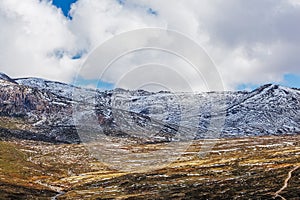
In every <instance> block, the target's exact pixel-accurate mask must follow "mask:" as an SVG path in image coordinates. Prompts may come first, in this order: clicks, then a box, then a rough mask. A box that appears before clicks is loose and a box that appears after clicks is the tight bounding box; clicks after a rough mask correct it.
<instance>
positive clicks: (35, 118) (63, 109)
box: [0, 74, 300, 143]
mask: <svg viewBox="0 0 300 200" xmlns="http://www.w3.org/2000/svg"><path fill="white" fill-rule="evenodd" d="M93 120H94V122H93V123H91V121H93ZM2 121H4V122H5V123H1V122H2ZM7 124H11V125H10V126H8V125H7ZM75 125H76V126H75ZM82 133H84V135H82ZM98 133H101V134H104V135H110V136H116V137H130V138H136V139H139V140H141V141H144V142H160V141H171V140H186V139H188V140H190V139H197V138H211V137H212V138H217V137H237V136H238V137H243V136H259V135H275V134H298V133H300V91H299V90H298V89H292V88H287V87H283V86H279V85H272V84H268V85H264V86H262V87H260V88H257V89H256V90H253V91H251V92H245V91H237V92H209V93H199V94H190V93H176V94H174V93H170V92H158V93H152V92H147V91H143V90H138V91H128V90H123V89H115V90H111V91H105V92H100V91H97V90H91V89H84V88H79V87H75V86H72V85H68V84H65V83H59V82H53V81H48V80H43V79H39V78H21V79H11V78H9V77H8V76H7V75H5V74H0V137H17V138H23V139H24V138H25V139H36V140H44V141H52V142H69V143H74V142H80V139H84V140H91V138H93V137H98V135H97V134H98ZM78 135H79V136H80V138H79V137H78ZM89 137H91V138H89Z"/></svg>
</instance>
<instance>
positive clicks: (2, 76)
mask: <svg viewBox="0 0 300 200" xmlns="http://www.w3.org/2000/svg"><path fill="white" fill-rule="evenodd" d="M0 80H4V81H8V82H12V83H16V84H17V82H16V81H14V80H13V79H12V78H10V77H9V76H7V75H6V74H4V73H1V72H0Z"/></svg>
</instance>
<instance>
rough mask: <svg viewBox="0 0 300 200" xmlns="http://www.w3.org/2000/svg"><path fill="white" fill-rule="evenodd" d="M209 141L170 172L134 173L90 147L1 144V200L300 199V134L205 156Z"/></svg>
mask: <svg viewBox="0 0 300 200" xmlns="http://www.w3.org/2000/svg"><path fill="white" fill-rule="evenodd" d="M208 142H209V140H196V141H194V142H193V143H192V144H191V145H190V146H189V147H188V148H187V149H186V150H185V151H184V153H183V154H182V155H181V156H180V157H178V158H177V159H176V160H175V161H174V162H172V163H169V164H167V165H165V166H163V167H162V168H157V169H153V170H140V171H135V172H134V171H132V172H129V171H119V170H116V169H113V168H112V167H111V166H110V163H103V162H100V161H99V160H97V159H95V158H93V157H92V156H91V154H90V153H89V151H88V150H87V148H86V146H85V145H84V144H51V143H47V142H38V141H30V140H13V141H12V140H11V141H1V142H0V146H1V148H0V151H1V153H0V155H1V157H0V166H1V167H0V169H1V171H0V199H24V198H26V199H50V198H51V197H55V198H52V199H83V198H84V199H112V198H113V199H166V198H168V199H253V198H255V199H259V198H261V199H272V198H275V199H284V198H285V199H297V198H298V197H299V196H300V169H299V168H298V167H299V166H300V135H285V136H261V137H248V138H247V137H246V138H231V139H228V138H227V139H219V140H217V141H214V142H216V145H215V146H214V147H213V149H211V150H210V151H209V152H208V153H207V154H206V155H204V156H200V157H199V154H198V152H199V151H200V152H201V148H203V145H205V144H207V143H208ZM164 145H167V144H161V143H160V144H143V145H141V144H139V145H138V147H137V146H135V145H133V146H131V149H135V148H139V149H140V153H141V154H143V153H145V152H147V151H149V149H152V150H153V149H155V148H162V146H164ZM178 145H179V144H178ZM141 149H142V150H143V151H141ZM124 164H126V163H124ZM288 176H290V177H288ZM282 188H283V189H282Z"/></svg>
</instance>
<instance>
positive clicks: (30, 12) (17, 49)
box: [0, 0, 76, 81]
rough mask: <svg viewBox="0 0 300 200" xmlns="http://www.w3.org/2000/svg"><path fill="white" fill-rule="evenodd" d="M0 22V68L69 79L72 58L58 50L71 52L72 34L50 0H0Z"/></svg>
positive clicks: (11, 71)
mask: <svg viewBox="0 0 300 200" xmlns="http://www.w3.org/2000/svg"><path fill="white" fill-rule="evenodd" d="M0 25H1V29H0V36H1V37H0V44H1V47H0V51H1V53H0V70H1V71H3V72H5V73H8V74H9V75H10V76H40V77H45V78H49V79H55V80H62V81H68V80H70V79H71V77H72V76H73V73H72V72H73V71H74V70H75V69H74V68H75V66H76V61H74V60H72V59H71V58H70V57H71V56H70V55H68V54H62V52H69V53H70V54H72V51H74V49H76V47H75V42H74V41H75V37H74V35H73V33H72V32H71V31H70V30H68V27H67V20H66V18H65V17H64V16H63V14H62V13H61V12H60V11H59V10H58V9H56V8H55V7H54V6H52V5H51V4H50V2H45V1H42V2H39V1H37V0H22V1H18V0H3V1H1V2H0ZM60 54H61V55H60Z"/></svg>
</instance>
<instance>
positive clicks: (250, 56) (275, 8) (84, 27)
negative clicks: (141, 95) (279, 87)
mask: <svg viewBox="0 0 300 200" xmlns="http://www.w3.org/2000/svg"><path fill="white" fill-rule="evenodd" d="M149 8H152V9H153V10H154V11H156V12H157V15H152V14H149V12H148V9H149ZM70 14H71V16H72V18H73V19H72V20H68V19H67V18H65V17H64V16H63V14H62V13H61V12H60V11H59V10H58V9H57V8H56V7H54V6H52V5H51V4H50V2H47V1H42V2H40V1H38V0H23V1H17V0H2V1H1V2H0V26H1V29H0V35H1V37H0V45H1V46H0V70H1V71H3V72H5V73H8V74H9V75H11V76H29V75H30V76H40V77H45V78H49V79H56V80H62V81H70V80H71V78H72V77H73V76H74V75H75V73H76V70H77V69H78V65H79V64H80V63H82V62H83V61H84V60H85V58H86V55H88V53H90V52H91V50H92V49H94V48H95V47H96V46H97V45H99V44H100V43H102V42H104V41H106V40H107V39H110V38H112V37H113V36H114V35H116V34H118V33H122V32H125V31H129V30H133V29H137V28H145V27H162V28H168V29H172V30H176V31H179V32H181V33H184V34H185V35H187V36H188V37H190V38H192V39H193V40H195V41H196V42H197V43H199V44H200V45H202V46H203V47H204V48H205V49H206V50H207V52H208V54H209V55H210V56H211V58H212V59H213V60H214V62H215V63H216V65H217V67H218V70H219V72H220V73H221V75H222V78H223V81H224V84H225V87H226V88H227V89H233V88H236V86H237V85H239V84H241V83H253V84H262V83H266V82H272V81H281V80H282V78H283V75H284V74H285V73H298V74H300V67H299V65H300V58H299V53H300V26H299V21H300V4H299V1H298V0H288V1H286V0H253V1H247V2H245V1H240V0H229V1H219V0H202V1H199V0H178V1H173V0H164V1H161V0H151V1H150V0H130V1H125V4H124V5H120V4H119V3H118V2H117V1H114V0H101V1H100V0H78V2H77V3H75V4H73V5H72V10H71V11H70ZM142 37H143V36H141V38H142ZM120 45H122V44H120ZM62 52H63V53H62ZM79 52H84V53H85V54H84V56H83V58H81V59H78V60H72V56H74V55H76V54H78V53H79ZM161 59H163V58H161ZM174 61H175V60H173V62H174ZM164 64H168V65H171V64H172V60H169V61H168V62H165V63H164ZM128 65H130V63H129V64H128ZM123 67H124V66H123ZM125 67H126V66H125ZM130 67H132V66H129V68H130ZM122 70H124V69H122ZM122 70H120V69H118V68H116V71H112V72H111V75H114V74H118V73H120V72H121V71H122ZM97 76H98V74H97ZM109 77H111V76H109ZM109 81H116V80H114V79H113V78H112V79H110V80H109Z"/></svg>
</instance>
